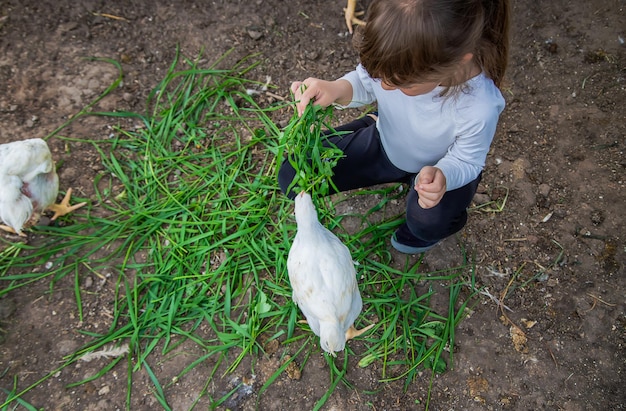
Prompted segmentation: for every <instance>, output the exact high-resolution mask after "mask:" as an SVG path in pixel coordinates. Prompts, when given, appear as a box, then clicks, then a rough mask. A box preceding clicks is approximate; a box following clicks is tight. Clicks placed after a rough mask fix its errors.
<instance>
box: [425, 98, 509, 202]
mask: <svg viewBox="0 0 626 411" xmlns="http://www.w3.org/2000/svg"><path fill="white" fill-rule="evenodd" d="M500 111H501V109H499V108H496V107H484V108H483V109H482V110H477V107H473V108H472V110H471V114H472V119H465V120H463V121H459V128H458V129H457V137H456V139H455V141H454V143H453V144H452V145H451V146H450V147H449V148H448V151H447V153H446V154H445V155H444V156H443V158H441V159H440V160H439V161H438V162H437V164H435V167H437V168H439V169H440V170H441V171H442V172H443V174H444V175H445V176H446V187H447V190H448V191H451V190H455V189H457V188H460V187H463V186H464V185H466V184H468V183H470V182H471V181H473V180H475V179H476V178H477V177H478V175H479V174H480V172H481V171H482V169H483V167H484V166H485V160H486V158H487V154H488V153H489V147H490V146H491V142H492V140H493V137H494V135H495V132H496V127H497V124H498V117H499V115H500ZM460 114H461V116H462V115H463V113H460Z"/></svg>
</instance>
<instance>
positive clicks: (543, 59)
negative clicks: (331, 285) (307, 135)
mask: <svg viewBox="0 0 626 411" xmlns="http://www.w3.org/2000/svg"><path fill="white" fill-rule="evenodd" d="M344 6H345V4H344V1H343V0H313V1H304V0H292V1H281V0H254V1H241V0H216V1H212V2H200V1H191V0H187V1H183V2H167V1H161V0H157V1H144V0H133V1H128V0H125V1H119V2H105V1H102V0H85V1H81V2H72V1H67V0H55V1H50V0H37V1H34V0H8V1H7V0H5V1H2V2H0V113H1V114H0V143H6V142H9V141H13V140H21V139H25V138H32V137H44V136H46V135H47V134H49V133H50V132H51V131H52V130H54V129H55V128H56V127H58V126H59V125H61V124H62V123H63V122H64V121H66V120H67V119H68V118H69V116H71V115H72V114H74V113H76V112H77V111H79V110H80V109H81V108H83V107H84V106H85V105H86V104H88V103H89V102H90V101H91V100H93V99H94V98H95V97H96V96H98V95H99V94H100V93H102V92H103V91H104V90H105V89H106V87H107V86H108V85H109V84H111V82H112V81H113V80H114V79H115V77H116V75H117V73H116V70H115V68H114V67H113V66H112V65H109V64H106V63H101V62H91V61H88V60H85V59H83V57H89V56H97V57H107V58H111V59H115V60H118V61H119V62H121V64H122V67H123V70H124V83H123V85H122V86H121V87H120V88H119V89H117V90H115V91H114V92H113V93H112V94H111V95H110V96H108V97H107V98H106V99H104V100H103V101H102V102H101V103H100V104H99V109H101V110H114V109H123V110H133V111H141V110H142V109H143V108H144V102H145V97H146V96H147V94H148V93H149V92H150V90H151V89H152V88H153V87H154V86H155V85H156V84H157V83H158V81H160V80H161V79H162V76H163V74H164V73H165V71H166V69H167V68H168V66H169V65H170V64H171V62H172V61H173V59H174V56H175V52H176V47H177V45H179V46H180V49H181V52H182V54H183V55H186V56H189V57H194V56H197V55H198V54H199V53H200V51H201V50H204V56H205V58H206V60H207V62H208V63H210V62H211V61H213V60H214V59H216V58H218V57H219V56H220V55H222V54H223V53H224V52H226V51H227V50H229V49H231V48H232V49H234V51H233V52H232V57H233V58H240V57H243V56H246V55H248V54H251V53H260V55H259V56H260V57H259V58H260V59H261V61H262V63H261V65H260V66H259V67H258V68H257V69H256V70H255V71H254V72H253V73H252V75H253V76H257V77H256V78H254V80H259V81H265V76H266V75H269V76H271V82H272V84H273V85H275V86H277V88H276V89H275V90H274V92H275V93H276V94H279V95H282V96H284V97H288V86H289V84H290V83H291V81H294V80H302V79H304V78H306V77H308V76H316V77H322V78H327V79H332V78H335V77H338V76H340V75H342V74H343V73H345V72H346V71H349V70H351V69H352V68H353V67H354V66H355V65H356V63H357V55H356V53H355V51H354V50H353V48H352V46H351V37H350V35H348V34H347V30H346V27H345V24H344V20H343V14H342V7H344ZM364 6H365V3H364V2H363V1H361V2H360V3H359V6H358V7H359V8H361V9H362V8H364ZM624 7H625V3H624V1H623V0H591V1H583V0H574V1H570V0H568V1H565V0H553V1H546V0H518V1H513V29H512V49H511V56H510V68H509V72H508V76H507V77H508V79H507V85H506V87H505V90H504V95H505V98H506V100H507V108H506V110H505V111H504V113H503V115H502V117H501V123H500V126H499V129H498V133H497V135H496V139H495V142H494V144H493V149H492V151H491V153H490V156H489V158H488V159H487V165H486V168H485V172H484V178H483V183H482V185H481V189H480V193H479V194H478V196H477V198H476V203H477V204H484V203H486V202H489V201H498V202H499V203H500V204H502V202H503V201H504V200H505V199H506V203H505V204H504V207H503V208H502V210H501V211H500V212H481V211H473V212H472V213H471V215H470V222H469V223H468V225H467V227H466V228H465V229H464V230H463V232H462V233H461V234H460V235H459V236H458V237H457V238H451V239H449V240H446V241H445V242H444V243H443V244H441V245H440V246H438V247H437V248H435V249H433V250H432V251H431V252H429V253H428V254H427V255H426V257H425V263H424V265H423V266H422V268H421V269H423V270H429V269H438V268H441V267H445V266H446V265H449V264H454V261H453V260H455V259H456V258H457V257H456V256H457V255H458V254H459V252H458V247H459V246H458V244H459V243H462V244H463V245H464V246H465V247H466V248H467V250H468V251H469V252H470V254H471V255H474V256H475V259H476V277H477V280H478V281H479V282H480V284H481V285H484V286H486V287H487V289H488V290H489V291H490V292H491V294H493V295H494V296H500V295H501V293H502V292H503V291H504V290H505V289H507V286H510V287H509V290H510V292H509V293H508V295H507V297H506V300H505V301H504V304H506V306H508V307H509V308H510V309H511V311H507V315H508V316H509V318H510V319H511V320H512V321H513V322H514V323H516V324H518V325H519V326H520V327H521V329H523V330H524V334H525V336H526V338H527V341H526V342H525V343H524V344H521V345H517V346H516V345H514V340H513V337H512V335H511V326H510V325H509V324H505V323H504V322H503V321H502V320H501V319H500V312H499V311H498V307H497V305H496V304H495V303H494V302H493V301H491V300H490V299H488V298H487V297H483V299H482V301H481V304H479V305H477V306H476V307H475V309H474V312H473V313H472V314H471V316H470V317H469V318H468V319H466V320H464V321H463V322H462V323H461V325H460V326H459V328H458V329H457V332H456V340H457V347H456V352H455V363H454V368H453V369H452V370H449V371H447V372H446V373H444V374H442V375H440V376H438V377H436V378H435V380H434V383H433V388H432V399H431V403H430V409H433V410H453V409H454V410H473V409H477V410H482V409H486V410H537V409H549V410H568V411H577V410H617V409H626V390H625V388H624V384H625V382H626V349H625V345H626V314H625V311H624V310H625V304H626V301H625V298H624V296H625V291H626V279H625V275H624V267H625V264H626V252H625V246H626V244H625V242H624V235H625V223H624V216H625V214H626V213H625V212H624V207H625V205H626V190H625V189H624V187H625V184H626V173H625V168H626V158H625V157H624V150H626V139H625V137H624V136H625V132H626V121H625V120H626V119H625V114H626V104H625V102H626V92H625V87H626V71H625V66H624V64H625V50H626V48H625V46H624V39H625V38H626V30H625V29H626V26H624V22H625V21H626V16H625V14H626V13H625V12H624ZM113 16H115V17H119V18H113ZM353 115H357V113H356V112H350V111H346V112H343V113H341V114H340V119H342V118H350V117H351V116H353ZM107 126H108V124H107V119H103V118H94V117H90V118H86V119H85V120H81V121H79V122H77V123H75V124H73V125H72V126H71V127H69V128H68V129H66V130H64V131H63V134H64V135H66V136H69V137H72V136H75V137H80V138H87V137H90V138H94V139H101V138H106V136H107V135H108V133H110V130H109V129H108V128H107ZM49 144H50V145H51V146H52V148H53V154H54V157H55V160H57V162H59V161H63V164H62V167H61V168H60V170H59V175H60V181H61V187H62V189H65V188H66V187H73V189H74V190H75V192H77V193H79V194H78V195H79V196H81V197H86V198H88V199H92V200H93V202H96V200H95V198H94V188H93V177H94V176H95V174H96V173H97V172H98V171H99V170H101V169H102V165H101V164H100V163H99V156H98V154H97V153H96V152H94V151H93V148H92V146H91V145H87V144H81V143H66V142H64V141H61V140H59V139H54V138H53V139H51V140H50V141H49ZM68 145H69V147H68ZM348 204H349V206H350V207H352V208H356V210H357V211H358V210H359V208H360V207H361V208H362V209H363V210H364V211H365V210H366V208H363V207H364V205H362V204H361V203H360V202H359V201H357V200H349V202H348ZM353 211H354V210H353ZM398 258H400V257H399V256H398ZM413 258H417V257H413ZM511 278H514V281H512V282H511V284H509V281H510V280H511ZM82 286H83V287H84V288H85V290H86V291H88V293H87V294H89V295H91V297H89V298H87V297H86V301H85V304H86V309H85V311H86V319H85V322H84V323H83V324H79V322H78V320H77V319H76V318H75V317H74V314H73V310H72V307H74V306H73V305H72V301H73V299H74V294H73V290H72V285H71V284H70V283H67V284H64V283H62V282H61V283H60V284H57V287H56V288H55V290H54V293H49V283H45V284H43V283H42V284H39V283H37V284H32V285H31V286H28V287H22V288H20V289H18V290H17V291H15V292H11V293H9V294H8V295H6V296H5V297H4V298H3V299H2V300H0V303H1V304H0V308H1V309H0V322H1V326H0V328H1V330H0V331H1V334H0V335H1V338H0V353H1V355H0V388H4V389H7V390H10V389H11V388H12V386H13V381H14V380H13V378H14V376H18V377H19V378H18V382H19V387H20V388H25V387H26V386H28V385H29V384H32V383H34V382H35V381H37V379H39V378H41V377H42V376H43V375H45V373H47V372H49V371H50V370H52V369H54V368H55V367H57V366H58V364H59V361H60V359H61V358H62V357H63V356H64V355H67V354H69V353H72V352H73V350H75V349H77V348H78V347H79V346H81V345H82V344H83V343H85V341H86V340H85V338H86V337H84V336H82V335H81V334H79V333H78V332H77V331H78V330H79V329H88V330H89V329H91V330H97V329H98V326H100V327H102V326H103V324H104V323H105V322H106V318H105V316H106V313H107V312H110V309H111V301H112V299H113V294H112V292H111V290H110V289H109V288H107V286H105V287H104V288H103V289H101V288H98V287H99V285H98V284H92V282H90V281H85V282H84V283H83V285H82ZM184 348H185V350H186V351H185V352H184V353H183V354H185V355H193V350H194V348H193V346H188V347H184ZM355 349H356V348H355ZM183 356H184V355H183ZM276 361H277V360H276V359H275V358H273V357H272V355H271V352H268V353H267V354H266V355H264V356H262V357H259V358H258V359H256V363H255V364H250V363H244V364H242V365H241V366H240V367H239V368H238V369H237V370H236V371H235V373H233V374H231V375H227V376H225V377H224V378H223V379H222V380H218V381H213V382H211V385H210V386H209V389H208V391H209V392H211V393H213V394H215V395H217V394H219V393H220V392H224V393H225V392H227V391H228V390H229V389H231V388H232V387H234V386H235V384H236V383H238V382H240V381H242V380H244V381H247V383H248V384H247V385H245V386H247V387H249V390H248V391H245V392H241V393H239V392H238V393H237V395H236V396H235V397H234V398H233V399H232V400H231V401H229V402H227V403H225V404H222V405H221V406H220V407H218V409H226V408H229V409H233V410H248V409H255V407H258V409H262V410H270V409H271V410H274V409H276V410H278V409H303V410H304V409H311V408H312V407H313V405H314V404H315V402H316V401H317V400H318V399H319V398H320V397H321V396H322V395H323V393H324V392H325V391H326V388H327V385H328V375H329V371H328V366H327V365H326V363H325V361H324V360H323V359H322V358H321V357H319V358H313V359H311V360H310V361H309V363H308V364H307V367H306V368H305V369H304V370H303V373H302V378H301V379H299V380H295V379H291V378H289V376H284V377H282V378H279V379H278V380H277V381H276V382H275V383H274V384H273V385H272V386H271V387H270V388H269V389H268V390H267V391H266V392H265V393H263V395H262V396H261V397H259V396H258V395H257V393H258V389H259V388H260V387H261V386H262V385H263V383H264V382H265V379H266V378H268V376H269V374H271V373H266V372H264V370H265V369H272V367H274V368H273V369H275V368H276V364H274V363H275V362H276ZM184 364H185V362H180V363H178V362H177V361H176V359H174V360H170V361H165V360H164V361H163V362H162V363H160V366H159V367H158V369H155V372H156V373H157V375H158V376H159V378H162V379H163V380H164V381H167V379H168V378H170V379H171V378H172V376H174V375H176V374H177V372H179V371H180V369H181V367H183V366H184ZM213 366H214V364H206V365H202V366H198V367H196V369H194V370H193V371H192V372H191V373H189V374H187V376H185V378H184V379H183V380H180V381H177V382H176V383H174V384H172V385H170V386H168V388H167V391H166V397H167V398H168V401H169V402H170V405H171V406H172V408H173V409H175V410H186V409H189V408H190V407H191V405H192V404H193V403H194V401H195V400H196V396H195V395H194V394H195V393H199V392H201V390H202V388H203V386H204V384H205V383H206V378H203V375H202V372H203V370H205V371H207V373H208V372H209V371H210V370H211V368H212V367H213ZM253 366H254V370H255V371H254V372H255V373H254V377H253V376H252V371H251V370H252V367H253ZM99 367H101V364H100V366H98V365H96V364H91V363H89V364H88V365H83V366H82V368H75V369H71V370H64V371H63V372H62V373H60V374H59V375H57V376H55V377H53V378H51V379H49V380H47V381H45V382H44V383H43V384H41V385H39V386H38V387H36V388H35V389H33V390H31V391H30V392H28V393H27V394H26V395H25V396H24V399H25V400H26V401H28V402H29V403H30V404H33V405H34V406H36V407H38V408H45V409H51V410H52V409H58V410H95V409H122V408H124V403H125V399H126V390H125V384H126V378H125V376H126V369H125V368H124V367H123V366H121V367H119V368H115V369H114V370H112V371H111V372H109V373H107V374H106V375H105V376H103V377H102V378H99V379H97V380H94V381H93V382H90V383H88V384H85V385H82V386H78V387H74V388H70V389H67V388H65V387H66V385H67V384H69V383H71V382H75V381H77V380H79V379H81V378H84V377H85V376H87V375H91V373H93V372H94V371H95V370H97V369H99ZM203 367H204V368H203ZM380 372H381V370H380V367H377V366H376V365H374V366H372V367H368V368H365V369H361V368H358V367H356V366H355V367H354V368H353V369H352V370H351V371H350V372H349V373H348V379H349V380H350V381H351V382H352V383H353V388H351V389H350V388H347V387H345V386H343V385H341V384H340V385H339V386H338V388H337V390H336V391H335V392H334V394H333V395H332V397H331V398H330V399H329V401H328V402H327V403H326V405H325V406H324V409H327V410H370V409H372V410H407V409H423V404H424V402H425V399H426V395H427V392H428V382H429V381H428V380H429V374H428V373H425V374H424V375H423V376H422V377H420V378H418V379H417V380H416V381H415V382H414V383H412V384H411V385H410V386H409V388H408V390H407V391H406V392H403V390H402V382H392V383H380V382H379V378H380V375H381V374H380ZM151 387H152V385H151V383H150V380H149V378H148V376H147V375H144V374H141V373H138V374H137V375H136V377H135V381H134V386H133V397H132V400H131V403H132V409H137V410H144V409H145V410H148V409H150V410H153V409H159V408H160V406H159V405H158V403H157V401H156V400H155V399H154V396H153V395H152V394H151V392H150V390H151ZM4 398H6V397H5V396H4V394H3V393H1V392H0V401H2V400H3V399H4ZM207 408H209V405H208V404H207V403H206V402H203V400H201V401H200V402H199V403H198V406H197V407H196V409H207ZM11 409H12V408H11Z"/></svg>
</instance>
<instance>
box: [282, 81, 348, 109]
mask: <svg viewBox="0 0 626 411" xmlns="http://www.w3.org/2000/svg"><path fill="white" fill-rule="evenodd" d="M291 91H292V92H293V95H294V99H295V100H296V101H297V103H296V109H297V110H298V115H300V116H301V115H302V113H303V112H304V109H305V108H306V106H307V105H308V104H309V102H310V101H311V100H313V101H314V102H315V105H319V106H322V107H328V106H330V105H331V104H333V103H337V104H340V105H347V104H349V103H350V101H352V84H350V82H349V81H347V80H342V79H339V80H335V81H326V80H320V79H316V78H312V77H309V78H308V79H306V80H304V81H295V82H293V83H291Z"/></svg>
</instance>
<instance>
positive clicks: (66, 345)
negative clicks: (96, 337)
mask: <svg viewBox="0 0 626 411" xmlns="http://www.w3.org/2000/svg"><path fill="white" fill-rule="evenodd" d="M76 348H78V344H77V343H76V341H74V340H61V341H59V342H58V343H57V351H58V352H59V354H60V355H68V354H71V353H73V352H74V351H76Z"/></svg>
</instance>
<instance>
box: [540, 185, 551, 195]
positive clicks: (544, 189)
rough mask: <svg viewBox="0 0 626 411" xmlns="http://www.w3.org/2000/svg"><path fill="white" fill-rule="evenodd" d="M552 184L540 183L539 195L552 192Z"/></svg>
mask: <svg viewBox="0 0 626 411" xmlns="http://www.w3.org/2000/svg"><path fill="white" fill-rule="evenodd" d="M550 190H551V188H550V186H549V185H547V184H539V195H541V196H543V197H547V196H548V195H549V194H550Z"/></svg>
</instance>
